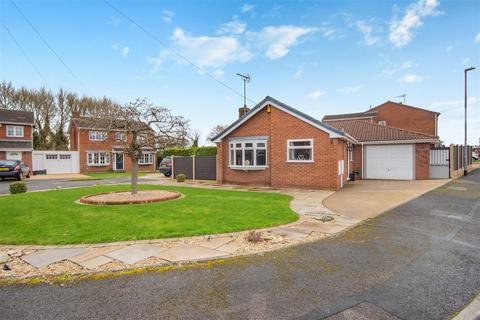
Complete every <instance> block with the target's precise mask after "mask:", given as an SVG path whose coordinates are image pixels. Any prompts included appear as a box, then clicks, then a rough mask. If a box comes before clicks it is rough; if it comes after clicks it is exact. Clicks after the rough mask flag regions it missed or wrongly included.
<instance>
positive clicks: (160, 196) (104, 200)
mask: <svg viewBox="0 0 480 320" xmlns="http://www.w3.org/2000/svg"><path fill="white" fill-rule="evenodd" d="M181 195H182V194H181V193H180V192H176V191H169V190H141V191H138V192H137V193H136V194H132V193H131V192H130V191H120V192H103V193H97V194H91V195H88V196H85V197H82V198H80V202H81V203H86V204H97V205H105V204H141V203H150V202H159V201H167V200H173V199H177V198H180V197H181Z"/></svg>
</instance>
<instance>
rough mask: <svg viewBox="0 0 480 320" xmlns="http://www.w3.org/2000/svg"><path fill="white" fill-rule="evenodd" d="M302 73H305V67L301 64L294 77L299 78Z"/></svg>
mask: <svg viewBox="0 0 480 320" xmlns="http://www.w3.org/2000/svg"><path fill="white" fill-rule="evenodd" d="M302 75H303V67H302V66H299V67H298V68H297V71H296V72H295V74H294V75H293V78H295V79H299V78H300V77H301V76H302Z"/></svg>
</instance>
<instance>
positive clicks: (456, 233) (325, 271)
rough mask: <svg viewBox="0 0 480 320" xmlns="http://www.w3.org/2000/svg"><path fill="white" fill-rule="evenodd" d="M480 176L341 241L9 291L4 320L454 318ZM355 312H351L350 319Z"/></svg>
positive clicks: (471, 261)
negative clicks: (219, 262)
mask: <svg viewBox="0 0 480 320" xmlns="http://www.w3.org/2000/svg"><path fill="white" fill-rule="evenodd" d="M479 199H480V170H477V171H475V172H474V173H472V174H471V175H470V176H468V177H467V178H461V179H459V180H456V181H454V182H452V183H451V184H449V185H446V186H443V187H441V188H439V189H437V190H435V191H433V192H430V193H428V194H426V195H424V196H422V197H420V198H418V199H416V200H414V201H412V202H409V203H407V204H404V205H402V206H400V207H398V208H396V209H394V210H392V211H390V212H387V213H385V214H383V215H381V216H379V217H377V218H375V219H372V220H370V223H369V225H363V226H360V227H357V228H355V229H353V230H351V231H349V232H347V233H345V234H343V235H341V236H339V237H334V238H329V239H326V240H322V241H318V242H314V243H309V244H305V245H301V246H297V247H292V248H288V249H284V250H279V251H275V252H272V253H268V254H265V255H262V256H253V257H248V258H241V259H235V260H232V261H230V262H227V263H225V264H223V265H219V266H215V267H212V268H203V269H201V268H199V269H191V270H177V271H169V272H163V273H145V274H137V275H131V276H124V277H118V278H112V279H105V280H97V281H82V282H79V283H71V284H65V285H63V286H59V285H47V284H43V285H36V286H24V285H16V286H9V287H2V288H1V290H0V301H2V302H1V303H0V315H1V317H2V319H39V318H43V319H87V318H88V319H114V318H118V319H120V318H121V319H160V318H162V319H169V318H170V319H179V318H184V319H206V318H210V319H211V318H217V319H291V318H299V319H320V318H324V317H329V316H332V317H331V319H354V318H355V317H356V318H355V319H398V318H401V319H447V318H448V317H449V316H450V315H451V314H453V313H454V312H455V311H456V310H458V309H460V308H462V306H464V305H465V304H467V303H468V302H469V301H471V300H472V299H473V297H474V296H475V295H476V294H477V293H478V291H479V290H480V277H479V276H478V275H479V274H480V200H479ZM346 309H347V311H345V310H346Z"/></svg>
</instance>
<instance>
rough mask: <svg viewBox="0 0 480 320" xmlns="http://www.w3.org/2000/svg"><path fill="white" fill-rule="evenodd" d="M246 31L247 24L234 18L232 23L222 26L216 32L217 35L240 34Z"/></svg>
mask: <svg viewBox="0 0 480 320" xmlns="http://www.w3.org/2000/svg"><path fill="white" fill-rule="evenodd" d="M246 29H247V24H246V23H245V22H242V21H240V20H239V19H238V17H236V16H234V17H233V19H232V21H229V22H226V23H224V24H222V26H221V27H220V29H219V30H218V32H217V33H218V34H241V33H244V32H245V30H246Z"/></svg>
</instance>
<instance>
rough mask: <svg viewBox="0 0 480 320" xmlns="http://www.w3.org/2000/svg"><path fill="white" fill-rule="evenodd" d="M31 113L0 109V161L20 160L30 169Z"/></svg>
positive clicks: (32, 119) (32, 120)
mask: <svg viewBox="0 0 480 320" xmlns="http://www.w3.org/2000/svg"><path fill="white" fill-rule="evenodd" d="M33 127H34V116H33V112H29V111H19V110H6V109H0V160H22V161H23V162H24V163H25V164H26V165H27V166H29V167H30V169H31V168H32V151H33Z"/></svg>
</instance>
